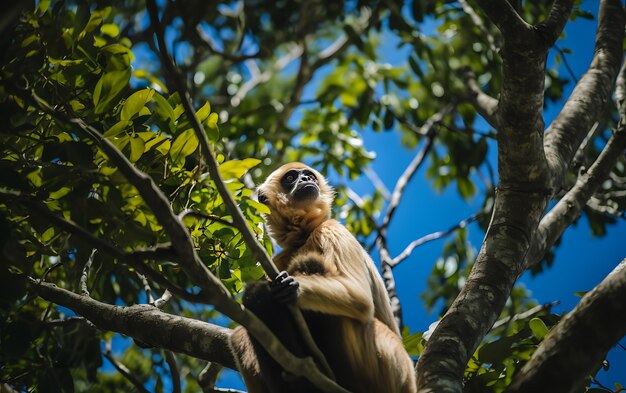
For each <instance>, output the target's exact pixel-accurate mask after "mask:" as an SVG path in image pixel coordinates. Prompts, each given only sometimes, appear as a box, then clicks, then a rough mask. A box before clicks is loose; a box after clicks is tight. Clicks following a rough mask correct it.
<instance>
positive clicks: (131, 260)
mask: <svg viewBox="0 0 626 393" xmlns="http://www.w3.org/2000/svg"><path fill="white" fill-rule="evenodd" d="M0 199H10V200H13V201H15V202H17V203H19V204H23V205H26V206H27V207H28V208H30V209H32V210H33V211H35V212H37V213H39V214H40V215H42V216H43V217H45V218H46V219H47V220H48V221H50V222H51V223H52V224H53V225H56V226H58V227H59V228H61V229H62V230H64V231H66V232H68V233H70V234H72V235H74V236H76V237H78V238H80V239H81V240H82V241H84V242H85V243H87V244H88V245H89V246H91V247H93V248H95V249H98V250H100V251H103V252H105V253H107V254H109V255H110V256H112V257H113V258H116V259H118V260H119V261H121V262H125V263H127V264H129V265H130V266H131V267H133V268H134V269H136V270H137V271H138V272H139V273H141V274H143V275H145V276H146V277H148V278H150V279H151V280H152V281H154V282H156V283H157V284H159V285H161V286H162V287H164V288H167V289H169V290H170V291H171V292H172V293H173V294H174V295H176V296H177V297H179V298H181V299H184V300H187V301H189V302H192V303H209V302H210V299H209V298H208V297H207V296H206V292H200V293H198V294H194V293H189V292H187V291H185V290H184V289H183V288H180V287H178V286H177V285H176V284H174V283H172V282H171V281H169V280H168V279H167V278H166V277H164V276H163V275H162V274H160V273H158V272H156V271H154V270H153V269H151V268H150V267H149V266H148V265H146V264H145V263H144V262H143V261H141V260H140V259H138V258H139V257H141V256H154V255H153V252H152V251H150V252H146V251H147V250H137V251H135V252H132V251H131V252H130V253H124V252H122V251H121V250H119V249H118V248H117V247H115V246H113V245H112V244H110V243H108V242H106V241H105V240H102V239H100V238H98V237H96V236H94V235H92V234H91V233H89V232H87V230H85V229H84V228H82V227H81V226H79V225H78V224H76V223H75V222H74V221H72V220H66V219H65V218H63V217H61V216H58V215H56V214H54V213H53V212H51V211H50V210H49V209H48V208H46V207H45V205H44V204H43V203H41V202H38V201H36V200H34V199H33V198H30V197H29V196H26V195H23V194H21V193H18V192H12V191H8V190H0ZM154 251H155V252H156V250H154ZM169 253H170V252H168V254H169ZM53 266H60V264H56V265H53ZM45 276H46V274H44V279H45Z"/></svg>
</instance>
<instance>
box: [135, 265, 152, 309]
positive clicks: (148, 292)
mask: <svg viewBox="0 0 626 393" xmlns="http://www.w3.org/2000/svg"><path fill="white" fill-rule="evenodd" d="M136 273H137V277H139V280H141V284H142V285H143V291H144V292H145V293H146V300H147V301H148V303H154V298H153V297H152V288H150V283H148V279H147V278H146V276H144V275H143V274H141V273H139V272H136Z"/></svg>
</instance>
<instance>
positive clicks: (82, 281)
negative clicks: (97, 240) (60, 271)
mask: <svg viewBox="0 0 626 393" xmlns="http://www.w3.org/2000/svg"><path fill="white" fill-rule="evenodd" d="M97 251H98V250H97V249H96V248H94V249H93V250H91V255H90V256H89V258H88V259H87V261H86V262H85V266H83V273H82V274H81V276H80V294H81V295H83V296H89V289H88V288H87V280H88V279H89V270H90V269H91V264H92V263H93V258H94V256H95V255H96V252H97Z"/></svg>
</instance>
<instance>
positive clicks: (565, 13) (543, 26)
mask: <svg viewBox="0 0 626 393" xmlns="http://www.w3.org/2000/svg"><path fill="white" fill-rule="evenodd" d="M573 6H574V0H554V2H553V3H552V8H550V13H549V14H548V17H547V18H546V19H545V20H544V21H543V22H541V23H539V24H537V26H535V28H536V29H537V30H538V31H539V32H540V34H542V35H543V37H544V39H545V41H546V46H547V47H552V45H554V43H555V42H556V40H557V39H558V38H559V36H560V35H561V32H562V31H563V29H564V28H565V24H566V23H567V20H568V19H569V15H570V13H571V12H572V7H573Z"/></svg>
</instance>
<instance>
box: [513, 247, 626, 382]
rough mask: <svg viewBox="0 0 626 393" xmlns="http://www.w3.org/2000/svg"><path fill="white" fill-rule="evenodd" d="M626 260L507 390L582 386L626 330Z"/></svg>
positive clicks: (555, 332)
mask: <svg viewBox="0 0 626 393" xmlns="http://www.w3.org/2000/svg"><path fill="white" fill-rule="evenodd" d="M625 298H626V259H624V260H623V261H622V262H621V263H620V264H619V265H618V266H617V267H616V268H615V269H614V270H613V271H612V272H611V273H610V274H609V275H608V276H607V277H606V278H605V279H604V280H602V282H601V283H600V284H599V285H598V286H597V287H595V288H594V289H593V290H592V291H591V292H589V293H587V294H586V295H585V296H584V297H583V298H582V300H581V301H580V303H579V304H578V305H577V306H576V307H575V308H574V310H572V312H570V313H569V314H568V315H567V316H565V318H563V319H562V320H561V322H559V324H558V325H557V326H556V327H555V328H554V329H552V331H551V332H550V334H549V335H548V336H547V337H546V339H545V340H544V341H543V342H542V343H541V345H539V348H537V350H536V351H535V353H534V354H533V356H532V358H531V359H530V360H529V361H528V363H526V364H525V365H524V367H523V368H522V370H521V371H520V372H519V373H518V374H517V375H516V377H515V378H514V380H513V383H512V384H511V386H510V387H509V390H507V392H510V393H524V392H528V393H530V392H537V391H549V392H555V393H559V392H575V391H582V390H583V387H584V384H585V381H586V378H587V376H588V375H589V374H590V373H591V372H592V370H593V368H594V367H596V366H597V365H598V364H599V363H600V362H601V361H602V359H603V358H604V357H605V356H606V353H607V352H608V351H609V349H611V347H612V346H614V345H615V344H616V343H617V342H618V341H619V339H620V338H622V337H623V336H624V335H625V334H626V319H624V318H621V317H616V316H623V315H624V314H626V302H624V299H625Z"/></svg>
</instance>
